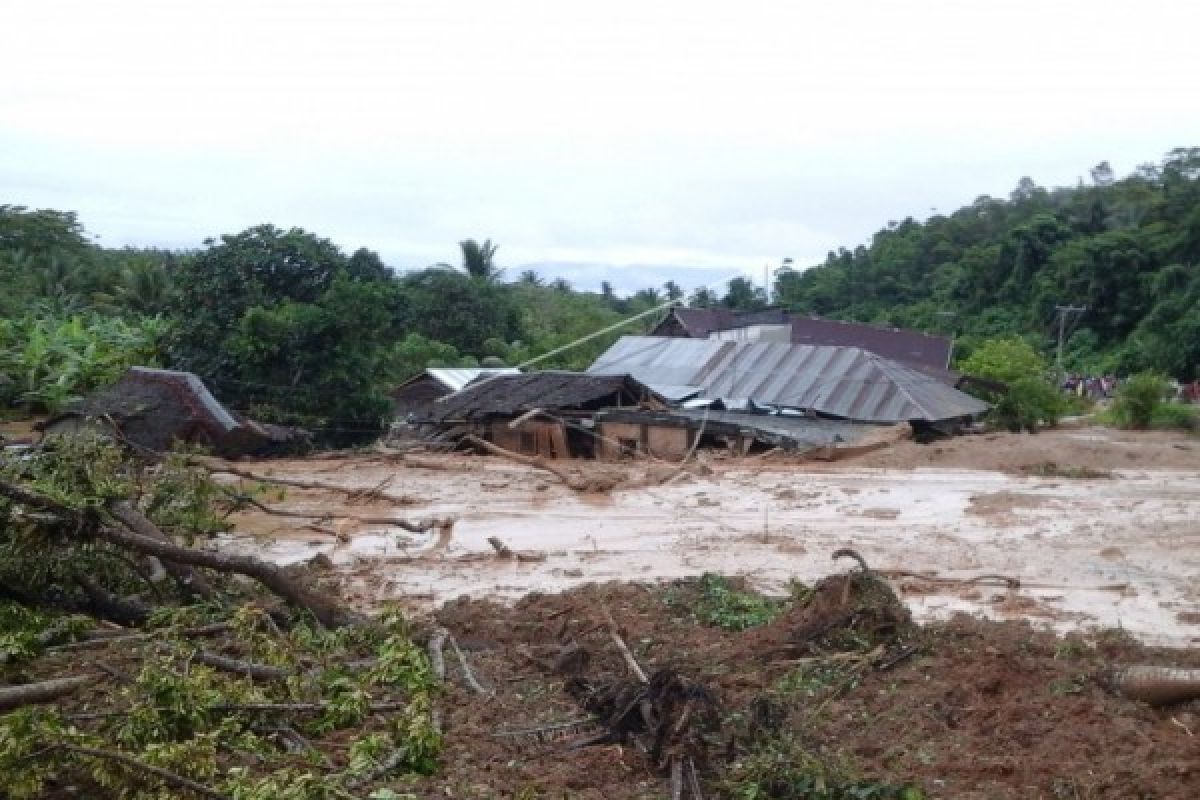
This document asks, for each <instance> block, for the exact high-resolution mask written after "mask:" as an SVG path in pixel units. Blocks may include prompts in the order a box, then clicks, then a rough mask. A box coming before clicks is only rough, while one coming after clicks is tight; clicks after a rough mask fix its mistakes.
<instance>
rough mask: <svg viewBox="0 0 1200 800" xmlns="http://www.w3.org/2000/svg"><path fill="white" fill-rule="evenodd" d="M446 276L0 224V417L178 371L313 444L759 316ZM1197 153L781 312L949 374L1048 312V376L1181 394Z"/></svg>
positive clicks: (936, 230) (731, 287)
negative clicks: (683, 321)
mask: <svg viewBox="0 0 1200 800" xmlns="http://www.w3.org/2000/svg"><path fill="white" fill-rule="evenodd" d="M460 249H461V263H459V264H456V265H448V264H437V265H433V266H430V267H428V268H425V269H421V270H415V271H405V272H399V271H396V270H394V269H392V268H390V267H389V266H388V265H385V264H384V263H383V261H382V260H381V259H380V257H379V256H378V255H377V254H376V253H374V252H372V251H370V250H368V249H366V248H361V249H359V250H356V251H355V252H353V253H350V254H347V253H345V252H343V251H342V250H341V249H339V248H338V247H337V246H336V245H335V244H333V243H332V242H330V241H329V240H327V239H324V238H322V237H320V236H318V235H316V234H314V233H310V232H307V231H304V230H301V229H295V228H294V229H290V230H282V229H279V228H276V227H273V226H270V225H261V226H257V227H253V228H249V229H247V230H245V231H242V232H240V233H236V234H230V235H225V236H221V237H219V238H217V239H211V240H208V241H206V242H205V245H204V247H203V248H201V249H199V250H195V251H187V252H172V251H165V250H154V249H131V248H125V249H112V248H103V247H100V246H98V245H96V244H95V243H94V242H92V241H91V239H90V238H89V236H88V234H87V232H86V231H85V229H84V227H83V224H82V223H81V221H80V220H79V219H78V218H77V216H76V214H74V213H72V212H67V211H54V210H30V209H27V208H24V207H21V206H12V205H9V206H0V286H3V287H4V289H5V291H4V292H3V293H2V294H0V413H3V410H4V409H18V410H21V411H24V412H54V411H56V410H58V409H60V408H62V407H63V406H64V405H66V404H67V403H69V402H70V401H71V400H72V399H74V398H75V397H78V396H79V395H81V394H83V393H86V392H87V391H89V390H91V389H93V388H95V387H97V386H101V385H104V384H106V383H108V382H111V381H112V380H114V379H115V378H116V377H117V376H119V375H120V374H121V372H122V371H123V370H124V369H125V368H126V367H127V366H129V365H130V364H149V365H160V366H169V367H175V368H180V369H188V370H191V371H194V372H196V373H197V374H199V375H200V376H201V377H202V378H203V379H204V380H205V381H206V382H208V383H209V385H210V386H211V387H212V388H213V389H214V390H215V391H216V393H217V394H218V396H220V397H221V399H222V400H224V401H225V402H227V403H228V404H229V405H230V406H231V407H232V408H234V409H236V410H239V411H243V412H246V413H249V414H252V415H255V416H258V417H260V418H263V419H267V420H273V421H282V422H295V423H299V424H304V425H307V426H309V427H311V428H313V429H315V430H317V431H327V432H331V433H346V434H356V433H362V434H364V435H368V434H370V433H373V432H375V431H378V430H379V428H380V426H381V425H382V424H383V420H384V419H385V418H386V416H387V409H388V400H387V396H386V393H385V392H386V390H387V389H388V388H390V387H392V386H395V385H396V384H397V383H398V382H400V381H402V380H404V379H405V378H407V377H408V376H410V375H412V374H414V373H416V372H418V371H420V370H421V369H423V368H424V367H426V366H435V365H441V366H470V365H479V364H484V365H490V364H497V365H498V364H522V363H525V362H527V361H530V360H531V359H535V358H539V357H541V356H543V355H546V354H549V357H547V358H544V359H542V360H540V361H539V362H538V363H539V365H540V366H547V367H563V368H582V367H584V366H586V365H587V364H588V363H590V362H591V361H592V360H593V359H594V358H595V356H596V355H597V354H598V353H599V352H601V351H602V350H603V349H604V348H605V347H607V346H608V345H609V344H610V343H611V342H612V341H613V340H614V339H615V338H616V337H617V336H619V335H620V334H621V333H624V332H635V333H636V332H642V331H644V330H646V329H647V328H648V327H649V326H650V325H652V324H653V323H654V322H655V316H654V315H648V316H645V317H643V318H640V319H638V320H635V321H633V322H632V323H631V324H630V325H629V326H627V327H625V328H619V329H616V330H614V331H613V332H611V333H609V334H606V335H605V336H601V337H597V338H595V339H591V340H589V341H587V342H586V343H584V344H583V345H581V346H578V347H575V348H571V349H569V350H567V351H565V352H561V353H559V352H557V351H558V350H559V348H561V347H562V346H564V345H566V344H567V343H570V342H574V341H576V340H577V339H579V338H580V337H583V336H586V335H588V334H591V333H593V332H595V331H598V330H600V329H603V328H606V327H608V326H613V325H616V324H617V323H619V322H621V321H622V320H624V319H627V318H629V317H631V316H634V315H637V314H640V313H642V312H646V311H648V310H650V309H654V308H656V307H658V306H661V305H662V304H663V303H665V302H667V301H677V302H686V303H688V304H690V305H692V306H705V307H707V306H716V305H722V306H725V307H729V308H737V309H754V308H761V307H763V306H764V305H765V304H766V302H767V298H766V293H765V292H764V291H763V289H762V288H761V287H757V286H755V285H754V284H753V283H752V282H751V281H750V280H749V279H747V278H735V279H734V280H732V281H731V282H730V283H729V284H728V285H727V287H726V289H725V291H724V292H723V293H717V292H714V291H713V290H711V289H707V288H701V289H696V290H694V291H692V292H691V293H690V294H687V293H685V291H684V290H683V288H682V287H680V286H678V285H676V284H675V283H673V282H668V283H667V284H666V285H665V286H663V287H662V288H661V289H657V288H646V289H642V290H640V291H638V292H636V293H635V294H633V295H632V296H630V297H621V296H618V295H616V294H615V293H614V292H613V290H612V287H611V286H608V285H607V284H605V285H604V286H603V288H602V290H601V291H600V292H584V291H576V290H574V289H573V288H572V287H571V286H570V285H569V284H568V283H567V282H565V281H563V280H547V279H546V278H544V277H543V276H540V275H538V274H537V273H535V272H532V271H524V272H521V273H519V274H516V275H513V274H508V273H507V272H506V271H505V270H503V269H501V268H500V266H499V262H498V260H497V249H498V248H497V246H496V245H494V244H493V243H492V242H491V241H490V240H489V241H484V242H482V243H481V242H478V241H476V240H474V239H467V240H464V241H463V242H461V243H460ZM1198 263H1200V148H1191V149H1179V150H1174V151H1172V152H1171V153H1169V154H1168V155H1167V156H1166V158H1165V159H1164V160H1163V161H1162V162H1161V163H1160V164H1158V165H1145V166H1143V167H1140V168H1139V169H1137V170H1136V171H1135V172H1134V173H1133V174H1132V175H1129V176H1127V177H1125V178H1122V179H1119V180H1118V179H1116V178H1115V176H1114V175H1113V173H1112V170H1111V169H1110V168H1109V167H1108V166H1107V165H1106V164H1100V165H1098V166H1097V167H1095V168H1094V169H1092V170H1091V182H1090V183H1089V184H1087V185H1083V184H1081V185H1079V186H1076V187H1072V188H1059V189H1045V188H1041V187H1039V186H1037V185H1036V184H1034V182H1033V181H1031V180H1029V179H1022V180H1021V181H1020V183H1019V185H1018V186H1017V188H1016V190H1015V191H1013V193H1012V194H1011V196H1010V197H1009V198H1008V199H1007V200H1001V199H995V198H991V197H981V198H979V199H978V200H976V201H975V202H974V203H972V204H971V205H970V206H967V207H964V208H962V209H959V210H958V211H955V212H954V213H953V214H950V215H948V216H941V215H939V216H934V217H931V218H930V219H928V220H926V221H924V222H919V221H917V220H914V219H911V218H910V219H905V220H903V221H901V222H896V223H890V224H889V225H888V226H887V227H886V228H885V229H883V230H881V231H879V233H877V234H876V235H875V236H874V238H873V239H872V241H871V243H870V245H869V246H860V247H857V248H856V249H855V250H853V251H850V250H846V249H842V250H839V251H838V252H836V253H830V254H829V257H828V258H827V260H826V262H825V263H824V264H821V265H817V266H815V267H812V268H810V269H803V270H802V269H795V270H794V269H791V268H787V269H784V270H781V271H780V272H778V273H777V274H776V280H775V286H774V295H775V297H774V300H775V302H776V303H777V304H780V305H783V306H786V307H788V308H791V309H793V310H796V311H801V312H808V313H815V314H820V315H825V316H831V317H837V318H842V319H853V320H860V321H867V322H878V323H884V324H891V325H897V326H904V327H911V328H916V329H920V330H925V331H940V332H943V333H951V332H954V333H956V334H957V335H958V336H959V340H960V347H959V349H958V352H959V353H960V355H962V356H964V357H965V356H967V355H969V354H970V352H971V351H972V350H973V349H974V348H975V346H976V345H978V343H979V342H980V341H981V340H983V339H984V338H989V337H1004V336H1021V337H1024V338H1026V339H1027V341H1028V342H1029V343H1030V344H1031V345H1033V346H1034V348H1035V349H1036V350H1040V351H1042V352H1043V353H1045V352H1048V351H1049V349H1050V347H1051V344H1052V335H1053V334H1054V333H1055V332H1056V327H1055V325H1054V320H1055V311H1054V309H1055V306H1056V305H1058V304H1071V305H1075V306H1086V307H1087V309H1088V310H1087V311H1086V312H1085V313H1083V314H1078V315H1072V316H1071V319H1070V326H1069V328H1068V330H1069V332H1070V334H1071V335H1070V337H1069V346H1068V350H1067V365H1068V367H1071V368H1075V369H1080V370H1086V371H1089V372H1107V371H1115V372H1121V373H1130V372H1134V371H1138V370H1145V369H1155V370H1158V371H1161V372H1164V373H1168V374H1171V375H1173V376H1174V377H1176V378H1180V379H1187V378H1192V377H1194V376H1195V375H1196V373H1197V369H1198V366H1200V266H1198Z"/></svg>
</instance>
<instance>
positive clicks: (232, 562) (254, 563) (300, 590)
mask: <svg viewBox="0 0 1200 800" xmlns="http://www.w3.org/2000/svg"><path fill="white" fill-rule="evenodd" d="M95 534H96V535H97V536H98V537H100V538H102V539H104V540H106V541H109V542H112V543H113V544H119V545H123V546H125V547H131V548H133V549H135V550H139V551H141V552H143V553H149V554H151V555H155V556H159V557H160V558H164V559H169V560H171V561H178V562H180V563H182V564H188V565H190V566H195V567H207V568H208V569H215V570H217V571H219V572H235V573H237V574H239V575H245V576H247V577H250V578H254V579H255V580H257V581H258V582H259V583H261V584H262V585H264V586H266V587H267V588H268V589H270V590H271V591H273V592H275V594H277V595H279V596H280V597H282V598H283V599H284V600H287V601H288V602H289V603H291V604H292V605H294V606H299V607H300V608H303V609H305V610H306V611H309V612H311V613H312V615H313V616H314V617H316V618H317V621H318V622H320V623H321V624H322V625H324V626H326V627H328V628H342V627H346V626H348V625H358V624H361V623H362V622H363V621H364V619H365V618H364V617H363V616H362V615H361V614H359V613H357V612H354V611H351V610H350V609H348V608H344V607H343V606H342V605H341V604H340V603H338V602H337V601H336V600H334V599H333V598H332V597H329V596H328V595H325V594H322V593H319V592H317V591H314V590H313V589H311V588H309V587H308V586H306V585H304V584H303V583H302V582H301V581H300V580H297V579H295V578H293V577H292V576H291V575H289V574H288V573H287V572H286V571H285V570H284V569H283V568H282V567H279V566H276V565H275V564H271V563H268V562H266V561H262V560H260V559H258V558H255V557H254V556H243V555H236V554H233V553H216V552H212V551H209V550H193V549H191V548H188V547H182V546H180V545H176V544H172V543H170V542H164V541H160V540H158V539H148V538H146V537H145V536H140V535H138V534H136V533H132V532H129V531H124V530H117V529H115V528H106V527H98V528H96V530H95Z"/></svg>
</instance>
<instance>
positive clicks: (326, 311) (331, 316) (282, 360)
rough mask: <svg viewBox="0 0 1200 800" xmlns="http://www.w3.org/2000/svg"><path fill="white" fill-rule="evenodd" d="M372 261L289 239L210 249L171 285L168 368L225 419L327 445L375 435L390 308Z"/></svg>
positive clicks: (234, 242) (254, 232) (273, 236)
mask: <svg viewBox="0 0 1200 800" xmlns="http://www.w3.org/2000/svg"><path fill="white" fill-rule="evenodd" d="M377 261H378V259H377V258H375V259H372V258H370V257H369V254H368V255H360V254H356V255H355V257H354V258H352V259H347V258H346V257H345V256H344V255H343V254H342V253H341V251H340V250H338V249H337V247H336V246H334V245H333V243H331V242H329V241H328V240H326V239H321V238H319V237H317V236H314V235H312V234H310V233H307V232H305V231H303V230H300V229H297V228H293V229H292V230H289V231H281V230H279V229H277V228H274V227H272V226H269V225H263V226H259V227H257V228H251V229H249V230H246V231H244V232H242V233H240V234H237V235H235V236H224V237H222V239H221V241H220V243H216V242H211V241H210V242H209V247H208V249H206V250H204V251H202V252H200V253H198V254H197V255H196V256H194V257H193V258H190V259H187V260H186V261H185V262H184V263H183V264H182V265H181V266H180V269H179V272H178V274H177V276H176V286H177V290H176V292H175V295H174V301H173V303H172V306H171V312H172V315H173V316H174V317H175V319H176V321H177V325H176V328H175V331H174V335H173V336H172V339H171V344H170V352H171V356H172V359H173V361H174V363H175V364H176V365H177V366H180V367H182V368H184V369H188V370H191V371H193V372H196V373H197V374H198V375H200V376H201V378H203V379H204V380H205V381H207V382H208V383H209V384H210V385H211V387H212V388H213V389H215V390H216V391H217V393H218V394H219V395H220V396H221V397H222V399H224V400H225V401H226V402H228V403H231V404H232V405H233V407H235V408H247V407H249V408H250V409H251V410H253V411H254V412H255V413H256V414H257V415H258V416H261V417H265V418H267V419H271V420H277V421H283V422H296V423H301V424H307V425H309V426H311V427H313V428H316V429H318V433H321V432H324V433H328V434H331V435H332V438H334V439H335V440H352V439H354V438H355V437H356V434H358V435H359V436H358V438H361V437H362V436H366V435H370V434H371V433H374V432H377V431H379V430H380V429H381V427H382V424H383V417H384V416H385V415H386V413H387V410H388V408H389V403H388V401H387V397H386V396H385V395H384V394H383V392H382V388H383V381H384V380H385V379H386V377H387V372H388V370H387V356H388V353H389V350H390V346H391V341H392V323H393V319H392V314H393V309H394V307H395V305H396V302H397V290H396V286H395V284H394V283H393V282H392V281H391V279H390V277H389V276H387V275H386V274H381V269H380V266H381V265H379V264H377V263H376V262H377ZM382 272H383V273H386V270H382ZM338 434H342V435H341V436H339V435H338Z"/></svg>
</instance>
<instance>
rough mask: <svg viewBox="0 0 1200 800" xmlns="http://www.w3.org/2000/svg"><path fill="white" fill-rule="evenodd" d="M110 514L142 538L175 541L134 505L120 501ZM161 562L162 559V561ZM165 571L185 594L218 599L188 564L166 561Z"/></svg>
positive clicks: (206, 582)
mask: <svg viewBox="0 0 1200 800" xmlns="http://www.w3.org/2000/svg"><path fill="white" fill-rule="evenodd" d="M109 512H110V513H111V514H112V515H113V517H115V518H116V520H117V521H118V522H120V523H121V524H122V525H124V526H125V527H126V528H129V530H131V531H133V532H134V533H136V534H138V535H140V536H146V537H149V538H151V539H158V538H162V539H163V540H164V541H168V542H170V541H173V540H172V539H171V538H170V537H169V536H167V534H166V533H164V532H163V531H161V530H160V529H159V528H158V526H157V525H155V524H154V523H153V522H151V521H150V520H148V519H146V517H145V516H144V515H143V514H142V513H141V512H140V511H138V510H137V509H136V508H134V507H133V505H132V504H130V503H129V502H127V501H125V500H119V501H117V502H115V503H113V504H112V505H111V506H110V507H109ZM160 560H161V559H160ZM163 569H165V570H166V571H167V573H168V574H169V575H170V576H171V577H172V578H174V579H175V581H176V582H177V583H178V584H179V585H180V586H181V587H182V588H183V590H184V591H185V592H188V593H189V594H192V595H195V596H196V597H199V598H201V599H202V600H211V599H212V598H214V597H216V594H217V593H216V591H215V590H214V589H213V588H212V585H211V584H210V583H209V582H208V579H207V578H205V577H204V576H203V575H202V574H200V573H199V572H197V571H196V570H194V569H192V568H191V567H189V566H187V565H186V564H177V563H175V562H174V561H164V562H163Z"/></svg>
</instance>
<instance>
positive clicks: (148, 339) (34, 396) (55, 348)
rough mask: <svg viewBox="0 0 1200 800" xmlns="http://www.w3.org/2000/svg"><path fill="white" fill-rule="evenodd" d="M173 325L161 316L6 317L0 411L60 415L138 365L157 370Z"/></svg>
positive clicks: (1, 328) (0, 330)
mask: <svg viewBox="0 0 1200 800" xmlns="http://www.w3.org/2000/svg"><path fill="white" fill-rule="evenodd" d="M167 327H168V326H167V323H166V322H165V321H164V320H163V319H161V318H158V317H144V318H140V319H134V320H126V319H122V318H120V317H107V316H102V315H100V314H95V313H79V314H75V315H72V316H69V317H64V316H55V315H53V314H48V313H45V312H40V313H39V312H29V313H26V314H24V315H23V316H21V317H17V318H13V319H0V407H2V406H5V405H12V404H20V405H21V406H22V407H23V408H25V409H26V410H28V411H31V412H35V413H55V412H57V411H59V410H61V409H62V408H63V407H64V406H65V405H66V404H67V403H69V402H71V401H73V400H75V399H77V398H79V397H80V396H82V395H84V394H86V393H88V392H90V391H92V390H94V389H97V388H99V387H102V386H106V385H108V384H110V383H113V382H114V381H116V379H117V378H119V377H120V376H121V375H122V374H123V373H124V372H125V370H127V369H128V368H129V367H131V366H133V365H143V366H155V365H156V364H157V363H158V351H159V342H160V340H161V339H162V338H163V336H164V335H165V334H166V332H167Z"/></svg>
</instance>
